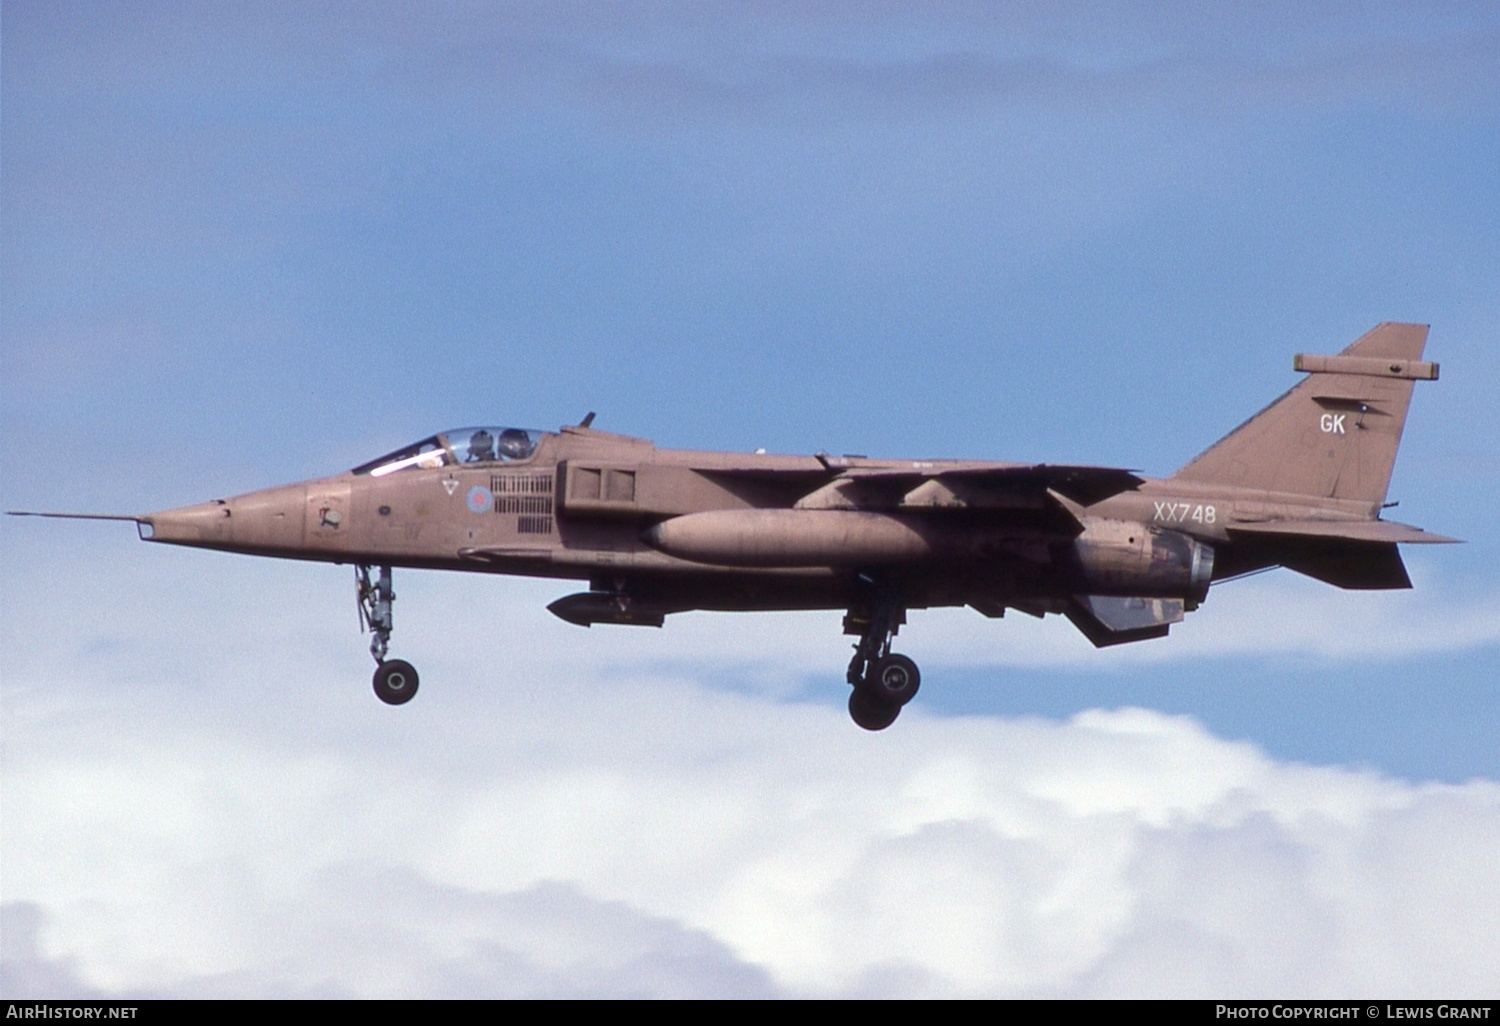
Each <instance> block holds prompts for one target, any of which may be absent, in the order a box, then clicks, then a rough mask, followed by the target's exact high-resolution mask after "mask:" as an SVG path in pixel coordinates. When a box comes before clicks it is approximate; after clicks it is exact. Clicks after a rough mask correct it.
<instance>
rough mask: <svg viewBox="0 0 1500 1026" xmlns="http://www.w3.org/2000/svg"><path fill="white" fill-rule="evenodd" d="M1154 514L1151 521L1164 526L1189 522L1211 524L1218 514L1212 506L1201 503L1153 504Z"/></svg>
mask: <svg viewBox="0 0 1500 1026" xmlns="http://www.w3.org/2000/svg"><path fill="white" fill-rule="evenodd" d="M1153 505H1154V506H1155V507H1156V512H1155V513H1153V514H1152V516H1151V519H1152V520H1157V521H1160V522H1161V523H1164V524H1181V523H1185V522H1187V521H1189V520H1191V521H1192V522H1193V523H1195V524H1211V523H1213V522H1214V521H1215V520H1216V519H1217V518H1218V513H1217V512H1216V511H1215V510H1214V508H1213V507H1212V506H1205V505H1203V504H1202V503H1196V504H1195V503H1191V502H1157V503H1153Z"/></svg>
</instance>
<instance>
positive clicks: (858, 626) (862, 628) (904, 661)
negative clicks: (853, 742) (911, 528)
mask: <svg viewBox="0 0 1500 1026" xmlns="http://www.w3.org/2000/svg"><path fill="white" fill-rule="evenodd" d="M905 622H906V610H904V609H902V608H901V605H900V603H899V601H898V600H897V599H896V597H895V596H894V595H892V594H890V593H889V592H884V591H882V592H878V593H877V594H876V595H875V597H874V600H873V601H872V602H871V603H870V605H869V606H868V607H865V608H860V609H851V610H850V611H849V613H848V615H847V616H845V617H844V633H845V634H857V635H859V642H858V644H856V645H855V646H854V658H853V659H851V660H849V674H848V680H849V683H850V685H852V686H853V688H854V690H853V691H852V692H850V694H849V716H850V718H851V719H853V720H854V722H855V723H856V724H858V725H859V726H861V727H863V728H864V729H865V730H884V729H885V728H886V727H889V726H890V725H891V724H892V723H895V722H896V717H897V716H899V715H901V707H902V706H904V705H905V704H906V703H907V702H910V701H911V700H912V699H913V698H915V697H917V689H918V688H920V687H921V686H922V674H921V671H919V670H918V669H917V664H916V663H915V662H913V661H912V660H911V659H909V658H907V657H906V656H904V655H900V654H898V653H896V652H892V651H891V639H892V638H894V637H895V636H896V632H897V631H899V630H900V629H901V625H902V624H903V623H905Z"/></svg>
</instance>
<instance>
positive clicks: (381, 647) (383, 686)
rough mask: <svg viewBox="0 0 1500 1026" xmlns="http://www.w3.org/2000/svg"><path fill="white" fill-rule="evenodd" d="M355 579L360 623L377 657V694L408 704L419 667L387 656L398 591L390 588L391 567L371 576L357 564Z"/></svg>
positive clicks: (391, 701)
mask: <svg viewBox="0 0 1500 1026" xmlns="http://www.w3.org/2000/svg"><path fill="white" fill-rule="evenodd" d="M354 582H355V585H356V587H357V588H358V590H359V626H360V629H361V630H367V631H369V632H370V634H371V635H372V637H371V638H370V654H371V655H372V656H374V657H375V679H374V681H373V683H374V685H375V697H376V698H379V699H380V700H381V701H382V702H384V703H385V704H386V705H405V704H406V703H407V702H410V701H411V700H412V698H413V697H415V695H416V693H417V670H416V667H414V666H412V664H411V663H408V662H407V661H406V660H405V659H387V658H386V657H385V651H386V648H387V647H388V646H389V645H390V642H391V607H392V605H393V604H394V603H395V601H396V593H395V592H394V591H393V590H391V568H390V567H388V566H383V567H381V568H380V576H379V577H377V578H376V579H375V580H374V581H373V582H372V581H371V580H370V568H369V567H368V566H364V565H359V566H356V567H355V568H354Z"/></svg>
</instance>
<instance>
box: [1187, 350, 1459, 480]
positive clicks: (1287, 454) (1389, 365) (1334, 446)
mask: <svg viewBox="0 0 1500 1026" xmlns="http://www.w3.org/2000/svg"><path fill="white" fill-rule="evenodd" d="M1426 344H1427V325H1425V324H1396V323H1391V322H1387V323H1385V324H1379V325H1376V326H1375V327H1374V328H1372V329H1371V330H1370V331H1368V332H1366V333H1365V334H1364V335H1362V336H1361V337H1360V338H1359V339H1358V340H1357V341H1355V342H1354V343H1353V344H1352V345H1350V346H1349V347H1348V348H1347V349H1345V350H1344V351H1343V352H1341V353H1339V354H1338V355H1337V356H1308V355H1305V354H1299V355H1298V356H1297V357H1296V360H1295V361H1294V363H1293V366H1294V367H1295V368H1296V369H1297V370H1299V371H1304V372H1306V373H1307V374H1308V378H1307V379H1306V380H1305V381H1302V382H1300V383H1299V384H1297V385H1296V386H1295V387H1293V388H1292V389H1291V390H1290V391H1288V392H1287V393H1286V394H1284V395H1282V396H1281V397H1280V398H1279V399H1277V400H1276V401H1275V402H1273V403H1272V404H1271V405H1270V406H1267V407H1266V408H1265V409H1263V410H1261V411H1260V412H1259V413H1257V414H1256V415H1255V416H1253V417H1251V418H1250V419H1249V420H1247V421H1245V423H1243V424H1241V425H1240V426H1239V427H1237V428H1235V429H1234V430H1233V431H1231V432H1230V433H1229V434H1227V435H1225V436H1224V437H1223V438H1222V439H1220V440H1219V441H1218V442H1216V443H1215V444H1214V445H1212V446H1210V447H1209V448H1208V449H1207V450H1205V451H1204V452H1203V453H1202V454H1200V455H1199V456H1198V457H1197V458H1196V459H1194V460H1193V461H1192V462H1191V463H1189V464H1187V465H1186V466H1185V467H1183V468H1182V469H1181V470H1179V471H1177V473H1175V474H1173V475H1172V480H1175V481H1195V482H1204V483H1212V484H1221V485H1231V486H1235V487H1240V488H1247V489H1253V490H1257V491H1267V492H1285V493H1291V494H1295V495H1307V496H1314V497H1317V498H1320V499H1348V500H1353V501H1359V502H1366V503H1369V504H1371V505H1372V506H1375V507H1378V506H1379V505H1380V504H1381V503H1382V502H1384V501H1385V494H1386V489H1387V487H1389V485H1390V482H1391V468H1392V466H1393V465H1394V464H1395V462H1396V448H1397V446H1399V445H1400V444H1401V431H1402V429H1403V428H1404V427H1405V426H1406V411H1407V408H1408V406H1409V405H1410V404H1411V390H1412V386H1413V384H1414V383H1415V382H1417V381H1419V380H1436V378H1437V376H1438V366H1437V364H1435V363H1423V362H1422V349H1423V347H1424V346H1425V345H1426Z"/></svg>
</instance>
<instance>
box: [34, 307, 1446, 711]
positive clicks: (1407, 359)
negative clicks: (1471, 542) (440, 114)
mask: <svg viewBox="0 0 1500 1026" xmlns="http://www.w3.org/2000/svg"><path fill="white" fill-rule="evenodd" d="M1426 340H1427V326H1425V325H1419V324H1396V323H1386V324H1381V325H1378V326H1377V327H1375V328H1374V329H1373V330H1371V331H1370V332H1368V333H1367V334H1365V335H1364V336H1363V337H1361V338H1360V339H1359V340H1357V341H1356V342H1354V343H1353V344H1352V345H1350V346H1349V347H1348V348H1346V349H1345V350H1344V351H1343V352H1341V353H1339V354H1338V355H1337V356H1308V355H1299V356H1297V357H1296V358H1295V361H1294V364H1293V366H1294V368H1295V369H1296V370H1298V371H1302V372H1304V373H1306V374H1307V375H1308V377H1307V378H1306V379H1305V380H1303V381H1301V382H1300V383H1298V384H1297V385H1296V386H1295V387H1293V388H1292V389H1291V390H1290V391H1288V392H1286V393H1285V394H1284V395H1282V396H1281V397H1280V398H1279V399H1277V400H1276V401H1275V402H1273V403H1271V405H1269V406H1267V407H1266V408H1265V409H1264V410H1262V411H1261V412H1260V413H1258V414H1256V415H1255V416H1253V417H1251V418H1250V419H1249V420H1247V421H1246V422H1245V423H1244V424H1242V425H1240V426H1239V427H1238V428H1236V429H1234V430H1233V431H1231V432H1230V433H1229V434H1228V435H1227V436H1225V437H1224V438H1223V439H1222V440H1221V441H1219V442H1218V443H1216V444H1215V445H1213V446H1211V447H1210V448H1209V449H1207V450H1206V451H1205V452H1203V453H1202V454H1201V455H1200V456H1198V457H1197V458H1196V459H1194V460H1192V461H1191V462H1190V463H1188V464H1187V465H1186V466H1184V467H1183V468H1182V469H1181V470H1178V471H1177V472H1176V473H1175V474H1172V475H1171V476H1170V477H1167V478H1164V479H1159V480H1152V479H1148V478H1144V477H1140V476H1138V475H1137V474H1135V473H1134V472H1132V471H1129V470H1120V469H1114V468H1109V467H1087V466H1057V465H1050V464H1045V463H995V462H984V461H976V460H911V459H904V460H895V459H869V458H866V457H862V456H830V455H827V454H826V453H821V452H820V453H818V454H817V455H815V456H780V455H768V454H766V453H764V452H763V451H757V452H754V453H724V452H696V451H691V450H682V449H660V448H657V447H656V446H655V445H653V444H652V443H651V442H649V441H646V440H644V439H640V438H630V437H627V436H624V435H617V434H609V433H606V432H603V431H597V430H594V429H593V428H592V427H591V426H590V425H591V422H592V421H593V416H594V415H593V414H589V416H587V417H585V418H584V420H583V422H582V423H580V424H578V425H576V426H571V427H564V428H561V429H560V430H558V431H556V432H549V431H536V430H530V429H525V428H514V427H488V426H479V427H466V428H460V429H456V430H451V431H441V432H439V433H437V434H435V435H432V436H430V437H428V438H424V439H422V440H421V441H418V442H414V443H412V444H411V445H407V446H404V447H402V448H400V449H397V450H396V451H395V452H391V453H387V454H386V455H384V456H380V457H378V458H376V459H372V460H370V461H369V462H367V463H362V464H360V465H359V466H357V467H355V468H354V469H352V470H348V471H345V472H344V473H341V474H335V475H334V476H332V477H325V478H320V479H318V480H314V481H304V482H300V483H297V484H290V485H282V486H280V487H275V488H267V489H264V490H262V491H257V492H250V493H249V494H246V495H240V496H237V497H235V498H231V499H215V500H214V501H212V502H205V503H200V504H198V505H194V506H185V507H182V508H180V509H172V510H167V511H165V512H161V513H147V514H141V515H123V516H121V515H109V516H103V517H100V516H99V515H97V514H51V513H46V514H36V515H41V516H73V517H85V518H102V519H120V520H131V521H134V522H135V523H136V524H137V526H138V531H139V533H140V536H141V537H142V538H144V539H147V540H149V541H157V542H167V543H169V544H173V545H190V546H196V547H199V548H208V549H224V550H226V551H230V552H242V553H250V554H253V555H261V556H278V557H282V558H287V559H310V560H319V561H323V562H330V563H345V564H352V565H353V566H354V568H355V577H356V583H357V587H358V601H359V608H360V611H361V616H362V620H361V622H362V625H363V626H364V627H365V628H366V629H367V630H368V631H369V632H370V633H371V634H372V636H373V637H372V641H371V644H370V652H371V654H372V655H373V656H374V657H375V663H376V670H375V676H374V687H375V693H376V695H378V696H379V697H380V699H381V700H382V701H384V702H387V703H389V704H391V705H400V704H402V703H404V702H407V701H409V700H410V699H411V698H412V696H413V695H415V694H416V691H417V681H418V678H417V671H416V670H415V669H414V668H413V667H412V665H411V664H410V663H408V662H406V661H404V660H401V659H388V658H387V657H386V656H387V649H388V646H389V643H390V638H391V629H392V604H393V602H394V600H395V593H394V591H393V590H392V583H391V582H392V569H393V568H395V567H420V568H426V569H436V570H466V571H471V572H478V573H494V574H519V575H524V576H530V577H551V578H560V579H564V580H568V579H571V580H580V581H587V582H588V590H587V591H579V592H576V593H574V594H571V595H566V596H564V597H562V598H559V599H558V600H557V601H555V602H553V603H552V604H551V605H550V606H548V607H547V608H548V609H549V610H551V611H552V612H553V613H555V614H556V615H557V616H559V617H561V618H562V619H564V620H566V621H568V622H569V623H574V624H579V625H581V626H585V627H588V626H591V625H593V624H597V623H605V624H633V625H646V626H653V627H660V626H662V624H663V622H664V621H665V619H666V617H667V616H668V615H669V614H672V613H677V612H683V611H686V610H694V609H710V610H734V611H763V610H791V609H838V610H845V611H846V615H845V617H844V623H843V629H844V633H846V634H849V635H852V636H854V637H855V638H857V639H858V641H857V642H856V644H855V645H854V657H853V659H851V660H850V662H849V670H848V681H849V684H850V685H851V686H852V690H851V693H850V696H849V712H850V715H851V716H852V717H853V719H854V722H855V723H857V724H858V725H859V726H861V727H863V728H865V729H867V730H881V729H884V728H885V727H888V726H889V725H890V724H891V723H892V722H894V721H895V719H896V717H897V715H898V714H899V713H900V711H901V708H902V707H903V706H904V705H905V704H906V703H907V702H909V701H911V699H912V697H913V696H915V695H916V693H917V689H918V687H919V685H920V681H921V676H920V673H919V672H918V669H917V665H916V663H914V662H913V661H912V660H911V659H909V658H908V657H906V656H904V655H901V654H898V653H896V652H893V651H892V650H891V641H892V639H893V638H894V637H895V636H896V633H897V631H898V630H899V629H900V627H901V626H902V624H904V623H905V622H906V614H907V612H908V611H909V610H912V609H925V608H929V607H935V606H963V605H968V606H972V607H973V608H974V609H976V610H978V611H979V612H980V613H983V614H984V615H985V616H990V617H998V616H1003V615H1004V613H1005V611H1006V610H1007V609H1015V610H1019V611H1021V612H1023V613H1028V614H1030V615H1032V616H1037V617H1041V616H1045V615H1046V614H1048V613H1060V614H1062V615H1063V616H1066V617H1067V618H1068V619H1069V620H1071V621H1072V622H1073V624H1074V625H1075V626H1077V627H1078V628H1079V630H1081V631H1082V632H1083V634H1084V636H1085V637H1087V638H1088V639H1089V640H1090V641H1091V642H1093V643H1094V644H1095V645H1098V646H1107V645H1118V644H1122V643H1125V642H1133V641H1142V640H1145V639H1148V638H1159V637H1161V636H1163V635H1165V634H1166V633H1167V631H1168V629H1169V627H1170V626H1171V625H1172V624H1174V623H1177V622H1179V621H1181V620H1182V618H1183V615H1184V613H1186V612H1189V611H1192V610H1194V609H1196V608H1197V607H1198V605H1199V603H1201V602H1202V601H1203V600H1204V599H1205V597H1206V596H1207V595H1208V590H1209V587H1210V585H1212V584H1213V583H1215V582H1218V581H1224V580H1229V579H1231V578H1235V577H1239V576H1242V575H1245V574H1250V573H1254V572H1257V571H1260V570H1264V569H1269V568H1272V567H1276V566H1282V567H1287V568H1290V569H1292V570H1295V571H1298V572H1300V573H1303V574H1307V575H1309V576H1311V577H1315V578H1317V579H1318V580H1321V581H1326V582H1327V583H1329V584H1333V585H1336V586H1338V587H1341V588H1361V589H1369V588H1409V587H1411V581H1410V579H1409V578H1408V577H1407V574H1406V568H1405V566H1404V565H1403V564H1402V562H1401V556H1400V554H1399V552H1398V550H1397V546H1398V545H1400V544H1405V543H1420V542H1448V541H1453V540H1454V539H1450V538H1444V537H1441V536H1439V535H1435V534H1429V533H1427V532H1425V531H1423V530H1421V529H1420V528H1416V527H1409V526H1407V525H1405V524H1399V523H1395V522H1392V521H1388V520H1383V519H1381V516H1380V514H1381V511H1382V509H1383V508H1385V506H1386V503H1385V497H1386V489H1387V486H1388V484H1389V482H1390V476H1391V468H1392V465H1393V463H1394V461H1395V458H1396V449H1397V446H1398V444H1399V443H1400V440H1401V431H1402V428H1403V426H1404V425H1405V423H1406V413H1407V408H1408V405H1409V403H1410V401H1411V394H1412V388H1413V385H1414V383H1415V382H1417V381H1423V380H1436V379H1437V376H1438V365H1437V364H1435V363H1427V362H1423V361H1422V359H1421V357H1422V350H1423V348H1424V346H1425V344H1426ZM23 515H25V514H23Z"/></svg>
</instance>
